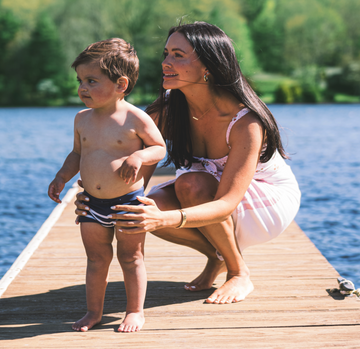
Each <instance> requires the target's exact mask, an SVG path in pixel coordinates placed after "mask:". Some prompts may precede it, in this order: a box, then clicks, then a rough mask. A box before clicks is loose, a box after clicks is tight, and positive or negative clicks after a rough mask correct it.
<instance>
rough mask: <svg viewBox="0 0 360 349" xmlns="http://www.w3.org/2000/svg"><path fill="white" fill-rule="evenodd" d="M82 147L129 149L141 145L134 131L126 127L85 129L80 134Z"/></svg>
mask: <svg viewBox="0 0 360 349" xmlns="http://www.w3.org/2000/svg"><path fill="white" fill-rule="evenodd" d="M79 136H80V142H81V145H82V147H99V148H103V147H106V148H107V147H110V148H122V147H128V146H130V144H132V143H134V142H135V143H136V145H137V143H139V144H140V143H141V140H140V138H139V137H138V136H137V134H136V132H135V130H134V129H131V128H126V127H114V126H113V127H106V128H104V127H84V128H83V129H81V130H80V132H79Z"/></svg>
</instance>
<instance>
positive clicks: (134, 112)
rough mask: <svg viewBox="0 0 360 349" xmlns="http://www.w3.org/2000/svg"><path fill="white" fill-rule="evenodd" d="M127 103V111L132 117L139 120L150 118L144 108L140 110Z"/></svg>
mask: <svg viewBox="0 0 360 349" xmlns="http://www.w3.org/2000/svg"><path fill="white" fill-rule="evenodd" d="M127 104H128V112H129V113H130V115H131V116H132V117H134V118H135V119H139V120H140V121H148V120H151V118H150V116H149V115H148V114H147V113H145V111H144V110H142V109H141V108H139V107H136V106H135V105H133V104H130V103H127Z"/></svg>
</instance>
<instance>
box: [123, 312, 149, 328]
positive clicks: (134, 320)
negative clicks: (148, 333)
mask: <svg viewBox="0 0 360 349" xmlns="http://www.w3.org/2000/svg"><path fill="white" fill-rule="evenodd" d="M144 323H145V318H144V314H143V313H129V314H126V316H125V319H124V321H123V322H122V323H121V325H120V327H119V329H118V331H119V332H137V331H140V330H141V328H142V327H143V325H144Z"/></svg>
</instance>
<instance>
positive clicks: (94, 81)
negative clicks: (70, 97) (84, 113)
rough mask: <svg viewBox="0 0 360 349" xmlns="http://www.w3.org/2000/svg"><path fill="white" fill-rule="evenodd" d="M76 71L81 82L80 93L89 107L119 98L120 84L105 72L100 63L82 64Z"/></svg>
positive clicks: (99, 106) (100, 105) (103, 104)
mask: <svg viewBox="0 0 360 349" xmlns="http://www.w3.org/2000/svg"><path fill="white" fill-rule="evenodd" d="M76 72H77V79H78V81H79V84H80V85H79V88H78V95H79V97H80V99H81V100H82V101H83V102H84V103H85V105H86V106H87V107H88V108H101V107H104V106H106V105H107V104H109V103H114V102H115V101H116V100H117V99H118V98H119V93H118V89H117V87H118V84H116V83H114V82H112V81H111V80H110V79H109V77H108V76H107V75H105V74H103V72H102V71H101V69H100V66H99V63H97V62H91V63H85V64H80V65H79V66H78V67H77V68H76Z"/></svg>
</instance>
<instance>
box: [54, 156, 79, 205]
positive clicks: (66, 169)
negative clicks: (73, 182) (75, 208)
mask: <svg viewBox="0 0 360 349" xmlns="http://www.w3.org/2000/svg"><path fill="white" fill-rule="evenodd" d="M79 168H80V155H79V154H77V153H75V152H74V151H72V152H71V153H70V154H69V155H68V156H67V158H66V159H65V162H64V164H63V166H62V167H61V169H60V170H59V172H58V173H57V174H56V176H55V178H54V179H53V181H52V182H51V183H50V185H49V189H48V195H49V197H50V199H52V200H54V201H55V202H57V203H59V204H60V203H61V200H60V198H59V196H60V193H61V192H62V190H63V189H64V187H65V184H66V183H67V182H68V181H69V180H70V179H71V178H73V177H74V176H75V175H76V174H77V173H78V172H79Z"/></svg>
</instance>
